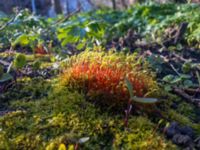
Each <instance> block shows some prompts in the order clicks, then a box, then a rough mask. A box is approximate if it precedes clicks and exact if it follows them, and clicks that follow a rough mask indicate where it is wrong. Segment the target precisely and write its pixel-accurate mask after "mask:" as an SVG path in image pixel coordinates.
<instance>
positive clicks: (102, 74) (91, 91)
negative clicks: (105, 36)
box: [61, 51, 159, 105]
mask: <svg viewBox="0 0 200 150" xmlns="http://www.w3.org/2000/svg"><path fill="white" fill-rule="evenodd" d="M69 62H70V64H71V65H68V67H67V68H66V70H65V71H64V73H63V74H62V75H61V82H62V84H64V85H66V86H68V87H70V88H73V89H80V90H82V91H84V92H85V93H86V95H87V96H88V97H89V98H90V99H95V100H100V102H102V103H104V104H108V105H109V104H111V105H115V104H118V103H127V101H128V99H129V93H128V90H127V88H126V84H125V82H124V80H125V78H128V79H129V80H130V83H131V84H132V86H133V93H134V95H135V96H138V97H148V96H149V95H154V96H155V95H156V94H158V91H159V88H158V85H157V83H156V81H155V80H154V78H153V74H152V73H151V72H150V71H149V70H148V68H147V67H145V65H144V64H145V62H142V61H141V59H138V58H137V56H136V55H135V54H133V55H125V54H123V53H119V54H118V53H112V52H109V53H105V52H94V51H93V52H92V51H86V52H83V53H81V54H79V55H78V56H75V57H72V58H71V59H70V61H69ZM150 93H151V94H150Z"/></svg>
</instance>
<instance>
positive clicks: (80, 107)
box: [0, 80, 177, 150]
mask: <svg viewBox="0 0 200 150" xmlns="http://www.w3.org/2000/svg"><path fill="white" fill-rule="evenodd" d="M34 82H35V81H34V80H33V81H24V82H23V85H24V88H25V89H26V88H27V89H29V92H30V93H32V98H33V99H34V97H37V98H35V100H31V99H30V97H29V98H28V97H20V99H18V100H17V98H15V97H12V98H11V97H10V100H11V99H12V101H10V103H9V108H10V109H11V110H13V111H11V112H10V113H8V114H6V115H5V116H3V117H1V118H0V149H12V150H14V149H48V150H51V149H52V150H54V149H58V147H59V145H60V144H62V143H63V144H65V145H66V146H67V147H70V148H73V147H74V146H75V145H76V144H77V143H78V141H79V140H80V139H81V138H84V137H89V140H88V141H87V142H85V143H82V144H79V148H80V149H155V150H156V149H158V150H160V149H170V150H171V149H177V147H176V146H174V145H173V144H172V143H171V142H169V141H167V140H166V139H165V138H164V137H163V135H161V133H159V131H158V130H155V129H156V126H157V124H155V123H153V122H152V121H151V120H150V119H148V117H147V116H145V115H144V116H131V117H130V121H129V127H128V129H125V128H124V124H123V114H121V113H119V114H115V115H113V114H112V113H110V111H106V109H105V111H102V110H100V109H99V108H98V107H96V106H95V105H93V104H92V103H90V102H87V101H86V100H85V98H84V95H83V94H80V93H77V92H76V91H69V90H68V89H67V88H64V87H58V86H57V85H55V86H54V87H49V83H48V82H46V81H42V80H41V81H40V82H41V83H43V86H39V85H42V84H39V83H40V82H38V81H37V82H38V84H37V85H38V86H34V88H30V87H29V86H31V85H33V84H34ZM45 82H46V83H45ZM27 83H29V84H28V85H27ZM30 83H32V84H30ZM51 85H53V84H51ZM43 87H48V88H49V89H48V91H49V93H48V96H46V95H43V96H41V95H40V96H39V97H38V96H35V95H37V92H35V90H44V89H43ZM22 89H23V88H22ZM25 89H23V90H25ZM21 94H23V95H24V93H23V92H22V93H21ZM19 95H20V93H19Z"/></svg>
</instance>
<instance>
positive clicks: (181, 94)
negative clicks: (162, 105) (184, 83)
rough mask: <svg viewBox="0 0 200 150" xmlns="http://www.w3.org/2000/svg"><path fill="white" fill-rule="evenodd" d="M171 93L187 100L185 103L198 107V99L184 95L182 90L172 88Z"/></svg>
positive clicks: (199, 103) (199, 104) (199, 102)
mask: <svg viewBox="0 0 200 150" xmlns="http://www.w3.org/2000/svg"><path fill="white" fill-rule="evenodd" d="M173 91H174V92H175V93H176V94H178V95H179V96H181V97H183V98H184V99H185V100H187V102H189V103H192V104H194V105H196V106H197V107H200V99H197V98H193V97H192V96H190V95H188V94H187V93H185V92H184V90H183V89H180V88H177V87H174V89H173Z"/></svg>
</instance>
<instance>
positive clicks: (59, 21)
mask: <svg viewBox="0 0 200 150" xmlns="http://www.w3.org/2000/svg"><path fill="white" fill-rule="evenodd" d="M80 11H81V7H79V8H78V9H77V10H76V11H74V12H72V13H70V14H69V15H67V16H65V17H64V18H62V19H60V20H58V21H57V22H56V23H55V24H54V25H58V24H60V23H62V22H64V21H66V20H68V19H69V18H70V17H72V16H73V15H75V14H77V13H79V12H80Z"/></svg>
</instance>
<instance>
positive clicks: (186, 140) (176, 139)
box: [172, 133, 193, 147]
mask: <svg viewBox="0 0 200 150" xmlns="http://www.w3.org/2000/svg"><path fill="white" fill-rule="evenodd" d="M172 142H173V143H174V144H177V145H180V146H184V147H186V146H190V145H191V144H192V143H193V142H192V139H191V137H189V136H188V135H183V134H180V133H178V134H175V135H174V136H173V138H172Z"/></svg>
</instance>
